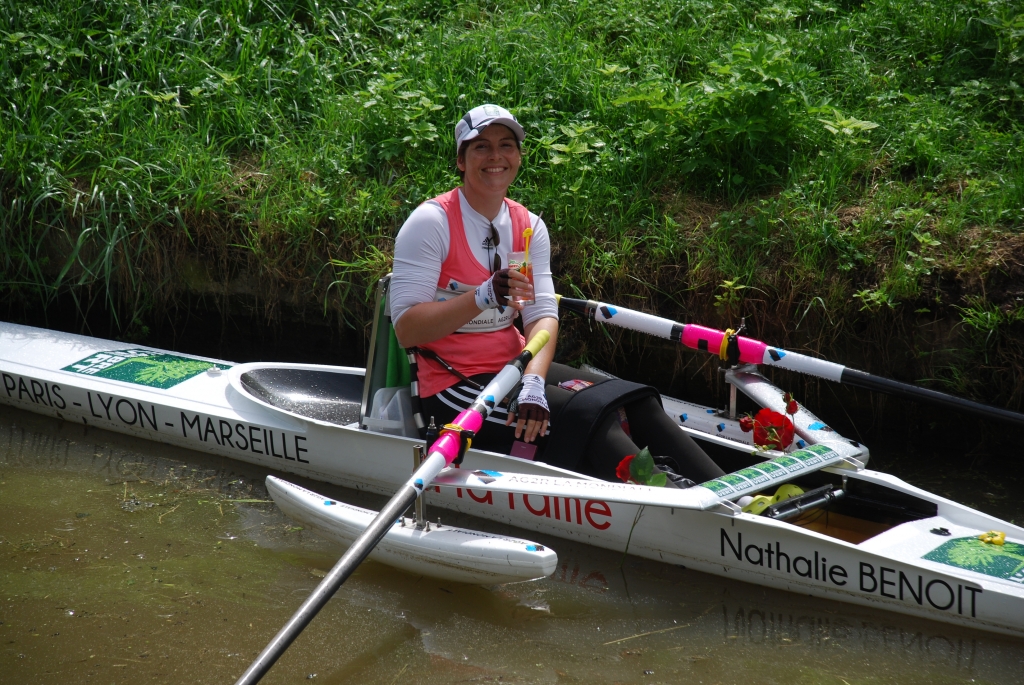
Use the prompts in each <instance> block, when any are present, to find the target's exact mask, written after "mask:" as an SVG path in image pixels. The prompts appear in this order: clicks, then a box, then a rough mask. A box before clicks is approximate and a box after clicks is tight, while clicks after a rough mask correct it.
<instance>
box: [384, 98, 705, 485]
mask: <svg viewBox="0 0 1024 685" xmlns="http://www.w3.org/2000/svg"><path fill="white" fill-rule="evenodd" d="M525 137H526V133H525V131H524V130H523V127H522V126H520V125H519V122H518V121H516V118H515V117H514V116H513V115H512V114H511V113H510V112H509V111H507V110H505V109H503V108H501V107H497V106H495V105H481V106H479V107H476V108H474V109H472V110H470V111H469V112H468V113H467V114H466V115H465V116H464V117H462V119H460V120H459V122H458V123H457V124H456V126H455V144H456V149H457V151H458V153H457V163H458V168H459V172H460V174H461V176H462V181H463V185H462V186H461V187H459V188H455V189H454V190H451V191H449V192H447V193H444V194H443V195H439V196H438V197H436V198H434V199H433V200H429V201H427V202H424V203H423V204H421V205H420V206H419V207H417V208H416V210H415V211H414V212H413V213H412V215H411V216H410V217H409V219H408V220H407V221H406V222H405V224H404V225H403V226H402V229H401V231H400V232H399V233H398V237H397V239H396V240H395V261H394V274H393V276H392V280H391V289H390V302H391V318H392V321H393V322H394V326H395V333H396V335H397V337H398V341H399V343H400V344H401V345H402V347H404V348H406V349H408V350H411V351H413V352H415V354H416V371H415V372H416V384H415V389H414V394H418V395H419V397H420V399H421V402H422V405H421V406H422V416H421V419H424V420H425V419H428V418H431V419H434V420H436V422H437V424H438V425H443V424H444V423H445V422H446V421H448V420H450V419H451V418H453V417H455V415H456V414H458V413H459V412H461V411H463V410H464V409H467V408H468V407H469V405H470V404H471V403H472V401H473V398H474V397H475V396H476V395H477V393H478V392H479V391H480V389H481V388H482V387H483V386H484V385H485V384H486V383H487V382H488V381H489V380H490V379H491V377H493V375H494V374H495V373H496V372H497V371H499V370H500V369H501V366H502V364H503V363H504V360H506V359H510V358H512V357H514V356H515V354H516V353H517V350H519V349H521V347H522V345H523V344H524V338H523V335H522V334H521V333H520V332H519V330H517V328H516V326H515V319H516V318H517V317H520V316H521V317H522V329H523V332H524V333H525V334H526V338H532V337H533V335H534V334H535V333H537V332H538V331H540V330H546V331H548V333H550V334H551V343H549V344H548V345H547V346H546V347H545V348H544V349H543V350H541V352H540V353H539V354H538V355H537V356H536V357H535V358H534V359H533V361H532V362H531V363H530V364H529V366H527V368H526V374H525V375H524V376H523V382H522V389H521V390H520V391H519V393H518V395H517V396H514V399H513V401H512V402H511V403H510V404H509V406H508V407H507V408H506V407H504V406H501V405H500V404H499V406H497V407H495V408H494V412H493V414H492V415H491V416H489V417H488V418H487V420H486V421H485V422H484V425H483V428H482V429H481V430H480V431H479V433H478V434H477V436H476V437H474V439H473V446H474V447H477V448H481V449H486V450H492V451H495V452H501V453H504V454H512V455H514V456H517V457H523V458H527V459H534V458H536V459H537V460H539V461H545V462H547V463H551V464H555V465H557V466H561V467H564V468H569V469H576V470H584V471H587V472H589V473H591V474H592V475H596V476H598V477H601V478H605V479H608V480H614V479H615V469H616V466H617V465H618V464H619V463H620V462H621V461H622V459H623V458H624V457H626V456H627V455H633V454H637V453H638V452H640V447H643V446H648V447H650V449H651V450H653V451H654V453H655V454H657V455H662V456H665V457H668V458H669V459H668V461H663V462H659V464H661V466H662V467H663V468H665V469H666V470H668V471H669V472H670V473H671V472H672V471H671V469H675V470H676V471H679V465H680V464H682V465H683V469H682V471H681V474H680V475H678V476H676V477H675V480H673V481H672V482H673V484H674V486H676V487H680V486H682V485H685V480H686V478H692V479H695V480H697V481H701V480H708V479H710V478H715V477H717V476H719V475H721V474H722V471H721V469H720V468H718V467H717V466H716V465H715V464H714V462H712V461H711V460H710V458H709V457H708V456H707V455H706V454H705V453H704V452H703V451H702V450H701V449H700V447H698V446H697V445H696V443H694V442H693V440H692V439H691V438H689V436H687V435H685V434H684V433H682V432H680V431H679V429H678V428H677V427H676V425H675V423H674V422H673V421H672V420H671V419H669V418H668V416H667V415H666V414H665V412H664V411H662V409H661V406H660V404H659V401H658V400H657V399H656V398H657V397H658V395H657V392H656V391H654V389H653V388H649V387H647V386H639V385H636V384H630V383H626V382H625V381H620V380H616V381H614V382H612V383H608V382H607V381H608V379H607V378H604V377H600V376H597V375H594V374H588V373H587V372H585V371H581V370H579V369H574V368H570V367H568V366H563V365H561V364H553V363H552V360H553V358H554V354H555V345H554V341H555V337H556V335H557V333H558V305H557V301H556V299H555V291H554V284H553V281H552V276H551V267H550V243H549V238H548V231H547V227H546V226H545V225H544V222H543V221H541V219H540V217H539V216H537V215H535V214H533V213H531V212H529V211H527V209H526V208H525V207H523V206H522V205H520V204H519V203H517V202H513V201H512V200H510V199H508V198H507V197H506V193H507V192H508V189H509V186H510V185H511V184H512V182H513V181H514V180H515V178H516V174H517V172H518V171H519V167H520V164H521V163H522V151H521V145H522V142H523V140H524V139H525ZM513 252H523V253H525V254H524V255H523V260H524V261H527V260H529V261H530V262H532V269H533V273H532V275H533V279H532V282H531V280H530V279H529V278H528V277H527V276H526V275H523V274H522V273H520V272H519V271H518V270H516V269H514V268H513V269H510V268H509V267H510V266H512V264H510V257H511V256H512V255H511V253H513ZM527 255H529V256H527ZM528 273H529V272H528ZM597 386H600V388H598V387H597ZM588 388H591V389H588ZM549 401H550V405H549ZM612 410H614V411H612ZM552 413H554V415H555V418H556V419H557V420H558V422H559V425H558V426H557V427H555V428H553V429H552V432H553V435H552V437H551V438H550V439H548V438H546V436H547V434H548V430H547V429H548V423H549V419H550V417H551V416H552ZM613 414H614V415H613ZM513 423H515V424H516V425H515V428H514V430H513V429H510V428H508V427H509V426H511V424H513ZM519 440H522V442H516V441H519ZM673 475H675V474H673ZM683 476H685V478H684V477H683Z"/></svg>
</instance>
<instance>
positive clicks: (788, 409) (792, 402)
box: [786, 400, 800, 414]
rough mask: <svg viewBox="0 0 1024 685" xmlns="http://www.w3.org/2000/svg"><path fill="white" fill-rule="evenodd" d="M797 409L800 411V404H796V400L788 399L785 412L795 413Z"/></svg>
mask: <svg viewBox="0 0 1024 685" xmlns="http://www.w3.org/2000/svg"><path fill="white" fill-rule="evenodd" d="M798 411H800V405H798V404H797V403H796V400H790V401H789V402H788V403H787V404H786V413H787V414H795V413H797V412H798Z"/></svg>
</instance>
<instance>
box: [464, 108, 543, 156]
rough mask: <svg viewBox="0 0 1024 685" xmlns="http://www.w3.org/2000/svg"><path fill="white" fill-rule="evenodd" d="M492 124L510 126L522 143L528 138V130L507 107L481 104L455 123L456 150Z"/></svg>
mask: <svg viewBox="0 0 1024 685" xmlns="http://www.w3.org/2000/svg"><path fill="white" fill-rule="evenodd" d="M491 124H502V125H504V126H508V127H509V129H511V130H512V133H514V134H515V136H516V140H518V141H519V142H520V143H521V142H523V139H524V138H526V131H524V130H523V127H522V126H520V125H519V122H518V121H516V118H515V117H514V116H512V113H511V112H509V111H508V110H507V109H505V108H504V107H498V106H497V105H480V106H479V107H474V108H473V109H471V110H469V111H468V112H466V116H464V117H462V118H461V119H459V123H457V124H455V150H456V151H458V149H459V148H460V147H462V143H464V142H465V141H467V140H473V139H474V138H476V137H477V136H478V135H480V132H481V131H483V130H484V129H485V128H487V127H488V126H490V125H491Z"/></svg>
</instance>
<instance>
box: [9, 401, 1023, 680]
mask: <svg viewBox="0 0 1024 685" xmlns="http://www.w3.org/2000/svg"><path fill="white" fill-rule="evenodd" d="M0 411H2V414H0V578H2V579H3V581H2V583H0V593H2V594H0V602H2V604H0V621H2V622H0V674H3V677H2V678H0V680H2V682H4V683H6V682H12V683H22V682H25V683H27V682H32V683H51V682H52V683H64V682H67V681H69V680H71V681H73V682H90V681H94V680H95V681H98V682H113V683H122V682H124V683H127V682H131V683H132V684H133V685H140V684H145V683H163V682H190V683H191V682H196V683H200V682H203V683H205V682H209V683H224V682H233V680H234V678H236V677H237V676H238V675H239V674H240V673H241V672H242V670H244V668H245V666H246V665H247V663H248V662H249V660H250V659H251V658H252V657H253V656H254V655H255V654H256V653H257V652H258V650H259V649H260V648H262V646H263V645H264V644H265V643H266V641H267V640H268V639H269V638H270V637H271V636H272V635H273V634H274V633H275V632H276V630H277V629H278V628H279V627H280V626H281V625H282V623H283V622H284V621H285V620H286V619H287V618H288V616H289V615H290V614H291V612H292V611H293V610H294V609H295V608H296V607H297V606H298V604H299V603H300V602H301V600H302V598H303V597H304V596H305V595H306V594H307V593H308V592H309V591H310V590H311V589H312V588H313V587H315V585H316V583H317V582H319V580H320V578H322V576H323V574H324V573H325V572H326V571H327V570H328V569H329V568H330V567H331V565H332V564H333V562H334V561H335V559H336V557H337V554H338V550H337V549H336V548H335V547H334V546H333V545H331V544H329V543H327V542H325V541H323V540H322V539H320V538H319V537H317V536H315V535H313V534H309V533H307V532H306V531H303V530H300V529H298V527H297V526H295V525H294V524H293V523H292V522H290V521H288V520H287V519H285V518H284V517H282V516H281V515H280V513H279V512H278V511H277V510H276V508H275V507H274V506H273V505H272V504H269V503H266V501H265V500H267V494H266V491H265V489H264V488H263V485H262V482H263V477H264V476H265V475H266V473H267V472H266V471H264V470H262V469H257V468H255V467H252V466H249V465H246V464H241V463H237V462H233V461H230V460H226V459H218V458H210V457H206V456H204V455H200V454H196V453H192V452H188V451H184V450H179V449H176V448H172V447H167V446H163V445H156V444H151V443H147V442H143V441H139V440H136V439H133V438H129V437H126V436H120V435H115V434H111V433H106V432H103V431H100V430H96V429H93V428H87V427H84V426H76V425H72V424H65V423H60V422H57V421H54V420H50V419H45V418H41V417H36V416H34V415H30V414H25V413H22V412H19V411H15V410H9V409H6V408H4V409H2V410H0ZM300 483H301V484H302V485H304V486H306V487H311V488H313V489H315V490H318V491H320V492H323V493H324V494H325V495H328V496H331V497H337V498H339V499H343V500H345V501H348V502H351V503H353V504H357V505H361V506H367V507H379V506H380V504H381V503H382V501H383V499H382V498H380V497H376V496H372V495H367V494H365V493H357V492H353V491H349V490H343V489H341V488H337V487H332V486H329V485H324V484H320V483H311V482H308V481H300ZM126 505H129V506H126ZM428 506H429V505H428ZM430 515H431V517H432V518H436V517H437V516H438V515H440V516H441V517H442V518H443V519H444V521H445V522H446V523H451V524H455V525H463V526H467V527H472V528H477V529H483V530H490V531H493V532H498V533H512V534H517V535H521V536H525V537H528V538H531V539H535V540H537V541H538V542H541V543H542V544H545V545H551V546H552V547H553V548H554V549H555V550H557V551H558V553H559V564H558V568H557V570H556V571H555V573H554V574H553V575H552V576H551V577H550V578H548V579H546V580H544V581H541V582H536V583H526V584H515V585H505V586H498V587H490V588H486V587H477V586H468V585H459V584H455V583H444V582H439V581H434V580H431V579H428V578H422V577H417V576H412V575H409V574H405V573H402V572H399V571H396V570H394V569H391V568H389V567H386V566H382V565H379V564H375V563H367V564H365V565H364V566H363V567H362V568H361V569H360V570H359V571H358V572H357V574H356V575H355V576H354V577H353V579H352V580H351V581H350V582H349V583H348V584H346V586H345V587H344V588H343V590H342V591H341V592H340V593H339V595H338V596H337V597H336V599H335V600H334V601H332V602H330V603H329V605H328V607H327V608H326V609H325V610H324V611H323V612H322V613H321V615H320V616H319V617H318V618H317V619H316V621H314V623H313V624H312V625H311V626H310V628H309V629H307V631H306V632H305V633H304V634H303V636H302V637H301V638H300V639H299V640H298V641H297V642H296V643H295V645H294V646H293V647H292V649H291V650H289V652H288V653H287V654H286V655H285V657H284V658H283V659H282V660H281V662H280V663H279V664H278V665H277V666H276V667H275V668H274V670H273V671H272V672H271V674H270V676H268V678H267V679H266V681H265V682H268V683H285V682H290V683H294V682H296V681H298V680H303V681H305V679H307V678H308V677H309V676H313V678H311V680H312V681H314V682H327V683H376V682H380V683H396V682H417V683H449V682H498V681H501V682H519V683H577V682H578V683H584V682H586V683H612V682H623V683H641V682H642V683H652V682H673V683H674V682H687V683H689V682H693V683H745V684H746V683H751V682H757V683H794V682H808V683H810V682H813V683H818V682H834V683H842V682H845V683H848V684H850V685H853V684H854V683H858V682H871V683H965V682H972V681H984V682H992V683H1018V682H1020V681H1021V675H1020V674H1021V673H1024V643H1022V642H1021V641H1020V640H1014V639H1010V638H1003V637H1000V636H998V635H992V634H988V633H982V632H977V631H971V630H967V629H961V628H956V627H952V626H946V625H943V624H938V623H932V622H929V621H924V620H920V619H914V618H909V617H903V616H899V615H895V614H889V613H885V612H879V611H874V610H871V609H867V608H862V607H855V606H850V605H844V604H839V603H835V602H830V601H826V600H821V599H814V598H810V597H804V596H800V595H795V594H791V593H786V592H779V591H775V590H769V589H765V588H760V587H756V586H752V585H747V584H743V583H738V582H733V581H730V580H728V579H721V578H716V577H712V576H708V575H705V574H701V573H697V572H694V571H690V570H687V569H683V568H679V567H675V566H670V565H667V564H662V563H656V562H652V561H645V560H639V559H634V558H625V559H624V558H623V557H622V555H620V554H615V553H611V552H608V551H603V550H599V549H596V548H592V547H588V546H586V545H581V544H575V543H573V542H570V541H566V540H560V539H555V538H547V537H545V536H539V535H537V534H535V533H526V532H523V531H519V530H515V529H511V528H509V527H507V526H503V525H500V524H496V523H492V522H485V521H480V520H476V519H472V518H470V517H467V516H464V515H455V514H452V513H450V512H443V511H440V510H438V509H433V510H431V511H430Z"/></svg>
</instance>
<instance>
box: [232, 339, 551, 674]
mask: <svg viewBox="0 0 1024 685" xmlns="http://www.w3.org/2000/svg"><path fill="white" fill-rule="evenodd" d="M550 339H551V334H550V333H548V332H547V331H540V332H539V333H537V334H536V335H534V336H533V339H531V340H530V342H529V343H527V345H526V348H525V349H523V351H522V352H520V353H519V355H518V356H517V357H516V358H515V359H513V360H511V361H510V362H509V363H508V364H506V365H505V366H504V368H502V369H501V370H500V371H499V372H498V373H497V375H495V376H494V378H492V379H491V381H490V382H489V383H488V384H487V386H486V387H485V388H484V389H483V390H482V391H480V394H479V395H477V397H476V400H475V401H474V402H473V406H472V407H470V408H469V409H467V410H465V411H463V412H462V413H461V414H459V415H458V416H457V417H456V418H455V421H453V422H452V423H450V424H448V425H446V426H445V427H444V430H443V432H442V433H441V435H440V436H439V437H438V439H437V441H436V442H434V444H433V446H431V448H430V454H429V455H427V458H426V460H424V462H423V464H422V465H421V466H420V467H419V468H418V469H416V471H415V472H414V473H413V474H412V477H411V478H410V479H409V480H408V481H406V483H405V485H403V486H402V487H401V488H400V489H399V491H398V492H397V493H396V494H395V496H394V497H392V498H391V499H390V500H389V501H388V503H387V504H386V505H384V508H383V509H381V510H380V513H379V514H377V516H376V517H375V518H374V519H373V521H371V522H370V525H369V526H367V527H366V530H364V531H363V532H362V534H361V535H360V536H359V537H358V538H356V541H355V542H353V543H352V546H351V547H349V548H348V551H346V552H345V554H344V555H342V557H341V559H339V560H338V563H337V564H335V565H334V568H332V569H331V572H330V573H328V574H327V576H326V577H325V578H324V579H323V580H322V581H320V584H319V585H318V586H317V587H316V589H315V590H313V592H312V594H310V596H309V597H307V598H306V601H305V602H303V603H302V606H300V607H299V609H298V611H296V612H295V613H294V614H293V615H292V617H291V618H290V619H288V622H287V623H286V624H285V625H284V627H282V628H281V630H279V631H278V633H277V635H275V636H274V639H272V640H271V641H270V643H269V644H268V645H267V646H266V647H264V648H263V651H262V652H260V655H259V656H257V657H256V660H255V661H253V662H252V664H250V665H249V668H247V669H246V671H245V673H243V674H242V677H241V678H239V679H238V680H237V681H235V685H252V684H253V683H258V682H259V681H260V680H261V679H262V678H263V676H264V675H266V674H267V671H269V670H270V668H271V667H272V666H273V665H274V663H275V662H276V661H277V660H278V659H279V658H280V657H281V655H282V654H284V652H285V650H286V649H288V647H289V646H290V645H291V643H292V642H294V641H295V638H297V637H298V636H299V633H301V632H302V631H303V629H304V628H305V627H306V626H307V625H309V622H310V621H312V620H313V617H314V616H316V615H317V613H319V611H320V610H321V609H323V607H324V605H325V604H327V602H328V600H330V598H331V597H333V596H334V593H335V592H337V591H338V588H340V587H341V585H342V583H344V582H345V580H346V579H348V577H349V576H351V575H352V572H353V571H355V570H356V568H357V567H358V566H359V564H361V563H362V562H363V560H364V559H366V557H367V556H369V554H370V552H372V551H373V548H374V547H376V546H377V543H379V542H380V541H381V539H382V538H383V537H384V536H385V535H387V532H388V531H389V530H390V529H391V526H393V525H395V522H396V521H397V520H398V518H399V517H400V516H401V515H402V514H403V513H404V512H405V510H406V509H408V508H409V505H410V504H412V503H413V502H415V501H416V499H417V498H418V497H419V496H420V495H421V494H422V493H423V490H424V489H425V488H426V487H427V486H428V485H429V484H430V482H431V481H432V480H434V478H435V477H437V474H439V473H440V472H441V471H442V470H444V469H445V468H446V467H447V466H448V464H450V463H452V461H454V460H455V459H456V458H458V456H459V455H460V454H462V453H464V451H465V449H466V445H464V438H465V435H463V433H465V432H467V431H471V432H472V433H473V434H475V433H476V431H479V430H480V428H481V427H482V426H483V422H484V419H486V418H487V416H488V415H489V414H490V413H491V412H492V411H493V410H494V406H495V404H497V403H498V402H500V401H501V400H502V399H504V397H505V395H507V394H508V393H509V392H511V391H512V388H514V387H515V385H516V383H518V382H519V379H520V378H522V376H523V372H524V371H525V369H526V365H527V364H528V363H529V362H530V360H531V359H533V357H534V355H536V354H537V352H539V351H540V349H541V348H542V347H544V345H546V344H547V342H548V340H550Z"/></svg>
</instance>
